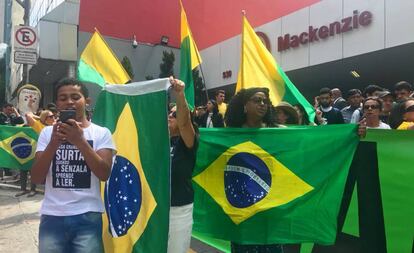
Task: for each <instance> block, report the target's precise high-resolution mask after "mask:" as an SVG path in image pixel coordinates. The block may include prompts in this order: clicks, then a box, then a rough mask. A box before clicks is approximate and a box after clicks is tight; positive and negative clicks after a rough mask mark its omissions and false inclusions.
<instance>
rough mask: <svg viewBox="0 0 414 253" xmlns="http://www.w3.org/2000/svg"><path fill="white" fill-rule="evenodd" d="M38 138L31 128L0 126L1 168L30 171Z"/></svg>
mask: <svg viewBox="0 0 414 253" xmlns="http://www.w3.org/2000/svg"><path fill="white" fill-rule="evenodd" d="M37 138H38V135H37V133H36V132H35V131H34V130H33V129H32V128H31V127H18V126H0V167H4V168H10V169H21V170H28V169H30V167H31V165H32V162H33V158H34V155H35V151H36V142H37Z"/></svg>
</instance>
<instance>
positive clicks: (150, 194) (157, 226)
mask: <svg viewBox="0 0 414 253" xmlns="http://www.w3.org/2000/svg"><path fill="white" fill-rule="evenodd" d="M167 87H168V80H167V79H159V80H151V81H147V82H140V83H131V84H128V85H107V86H105V88H104V91H102V92H101V94H100V96H99V98H98V101H97V105H96V112H95V113H94V118H93V121H94V122H96V123H97V124H99V125H103V126H106V127H107V128H108V129H110V131H111V132H112V137H113V140H114V142H115V146H116V149H117V153H116V156H115V159H114V163H113V167H112V173H111V176H110V178H109V179H108V181H107V182H105V183H103V184H102V189H103V190H102V197H103V200H104V204H105V210H106V212H105V214H103V240H104V247H105V252H106V253H108V252H117V253H118V252H128V253H129V252H148V253H159V252H167V241H168V220H169V206H170V190H169V189H170V180H169V176H170V171H169V166H170V160H169V159H170V153H169V137H168V124H167Z"/></svg>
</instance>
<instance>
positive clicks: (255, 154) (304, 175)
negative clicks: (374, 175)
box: [193, 125, 359, 244]
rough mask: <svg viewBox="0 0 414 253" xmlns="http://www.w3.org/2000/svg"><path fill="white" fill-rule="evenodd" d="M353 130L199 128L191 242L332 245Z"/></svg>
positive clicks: (354, 135) (334, 127)
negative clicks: (193, 237) (197, 238)
mask: <svg viewBox="0 0 414 253" xmlns="http://www.w3.org/2000/svg"><path fill="white" fill-rule="evenodd" d="M358 140H359V138H358V136H357V129H356V126H355V125H331V126H319V127H305V126H304V127H292V128H278V129H277V128H268V129H242V128H240V129H201V131H200V144H199V149H198V153H197V162H196V168H195V171H194V174H193V181H194V188H195V211H194V220H195V223H194V228H193V230H194V231H195V232H196V234H197V235H203V236H208V237H212V238H217V239H222V240H226V241H234V242H238V243H242V244H269V243H300V242H317V243H319V244H333V243H334V242H335V238H336V234H337V216H338V212H339V208H340V204H341V200H342V194H343V191H344V187H345V182H346V179H347V176H348V171H349V167H350V164H351V161H352V158H353V155H354V152H355V149H356V146H357V144H358Z"/></svg>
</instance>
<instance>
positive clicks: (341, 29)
mask: <svg viewBox="0 0 414 253" xmlns="http://www.w3.org/2000/svg"><path fill="white" fill-rule="evenodd" d="M371 23H372V13H371V12H369V11H363V12H362V13H359V12H358V10H355V11H353V15H352V16H349V17H345V18H343V19H342V20H341V21H340V22H339V21H335V22H332V23H330V24H329V25H324V26H321V27H319V28H318V27H316V28H315V27H313V26H309V28H308V31H307V32H302V33H300V35H290V34H289V33H287V34H285V35H284V36H279V37H278V38H277V51H279V52H281V51H285V50H287V49H289V48H296V47H299V46H300V45H301V44H302V45H305V44H308V43H312V42H315V41H319V39H326V38H328V37H329V36H334V35H336V34H341V33H346V32H349V31H352V30H355V29H358V28H359V27H360V26H368V25H369V24H371Z"/></svg>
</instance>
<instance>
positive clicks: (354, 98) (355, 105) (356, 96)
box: [341, 89, 362, 124]
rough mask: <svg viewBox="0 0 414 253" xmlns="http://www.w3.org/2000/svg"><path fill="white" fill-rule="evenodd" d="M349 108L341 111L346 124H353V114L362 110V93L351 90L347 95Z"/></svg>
mask: <svg viewBox="0 0 414 253" xmlns="http://www.w3.org/2000/svg"><path fill="white" fill-rule="evenodd" d="M347 100H348V104H349V105H348V106H347V107H345V108H344V109H342V110H341V113H342V116H343V117H344V122H345V123H347V124H348V123H351V118H352V114H353V113H354V112H355V111H356V110H359V112H360V110H361V100H362V96H361V91H360V90H358V89H351V90H349V91H348V93H347Z"/></svg>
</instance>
